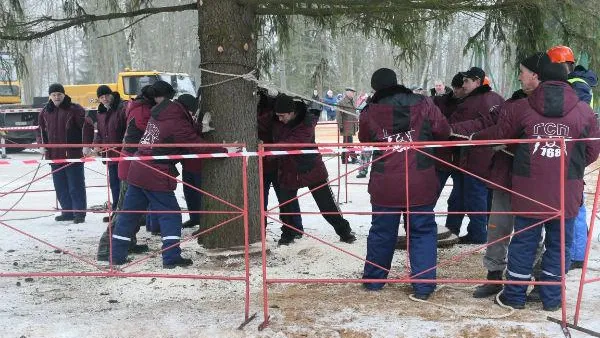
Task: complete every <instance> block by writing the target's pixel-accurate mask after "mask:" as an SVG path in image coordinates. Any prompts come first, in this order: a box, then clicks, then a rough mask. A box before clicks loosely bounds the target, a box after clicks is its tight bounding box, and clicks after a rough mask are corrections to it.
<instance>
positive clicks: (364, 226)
mask: <svg viewBox="0 0 600 338" xmlns="http://www.w3.org/2000/svg"><path fill="white" fill-rule="evenodd" d="M11 156H12V158H14V159H32V158H39V155H38V154H36V153H34V152H24V153H21V154H16V155H11ZM326 163H327V166H328V168H329V171H330V174H331V176H332V177H333V176H334V175H335V173H336V170H337V162H336V161H335V160H330V161H327V162H326ZM353 167H354V166H350V168H353ZM35 168H36V166H33V165H24V164H15V165H3V166H0V186H1V188H0V191H2V192H6V191H9V190H12V189H14V188H17V187H18V186H20V185H22V184H25V183H27V182H28V181H29V180H31V179H32V177H33V173H31V174H30V175H28V176H27V177H25V178H23V179H21V180H19V181H17V182H15V183H12V184H9V185H6V184H7V183H8V182H9V181H12V180H13V179H15V178H17V177H19V176H21V175H24V174H25V173H27V172H29V171H32V170H34V169H35ZM86 168H87V169H86V180H87V184H88V185H102V184H106V178H105V177H104V176H103V175H102V173H104V167H103V166H102V165H101V164H100V163H91V164H86ZM48 172H49V167H48V166H42V168H41V169H40V172H39V173H38V177H40V176H41V175H43V174H46V173H48ZM354 176H355V175H354V174H353V175H351V176H350V177H351V179H350V180H351V181H352V182H364V183H366V182H367V179H355V178H354ZM589 183H592V184H589V185H588V188H587V189H590V190H591V189H593V187H594V185H593V183H595V180H593V182H592V180H590V182H589ZM44 189H52V181H51V179H50V177H47V178H45V179H43V180H41V181H39V182H36V183H33V184H32V185H31V187H30V190H44ZM334 191H336V189H335V188H334ZM348 193H349V195H348V196H349V198H348V203H344V204H342V206H341V207H342V209H343V210H346V211H350V210H352V211H369V210H370V204H369V197H368V194H367V192H366V186H365V185H351V186H350V188H349V192H348ZM448 193H449V188H448V187H447V188H446V189H445V191H444V193H443V197H442V198H441V199H440V201H439V203H438V206H437V209H438V210H443V209H444V208H445V205H446V203H445V200H446V198H447V195H448ZM182 195H183V194H182V193H181V191H178V192H177V196H178V198H180V200H181V204H182V205H185V204H184V202H183V197H182ZM272 195H273V194H272ZM344 195H345V194H344V190H343V189H342V201H344ZM0 196H2V195H1V194H0ZM106 196H107V193H106V189H101V188H90V189H89V190H88V206H93V205H99V204H102V203H103V202H104V201H105V200H106ZM20 197H21V194H13V195H8V196H5V197H2V199H1V202H0V208H2V209H6V208H9V207H10V206H12V205H13V204H14V203H15V201H17V200H18V199H19V198H20ZM270 201H271V203H275V198H274V196H270ZM591 202H592V201H591V198H590V200H588V201H587V203H588V205H591ZM300 203H301V207H302V210H303V211H316V210H318V209H317V207H316V205H315V203H314V201H313V200H312V197H311V196H310V195H308V196H305V197H303V198H302V199H301V202H300ZM55 205H56V202H55V199H54V193H53V192H30V193H28V194H27V195H26V196H24V197H23V199H22V200H21V201H20V203H19V204H18V205H17V208H18V209H51V208H53V207H54V206H55ZM271 205H273V204H271ZM589 210H590V211H591V207H590V208H589ZM2 213H4V212H0V215H2ZM53 216H54V213H53V212H29V211H13V212H9V213H7V214H6V215H2V216H0V220H2V221H3V222H5V223H6V224H8V225H10V226H11V227H14V228H16V229H18V230H20V231H23V232H26V233H28V234H31V235H33V236H36V237H39V238H40V239H42V240H44V241H47V242H49V243H52V244H54V245H57V246H59V247H61V248H65V249H67V250H69V251H71V252H73V253H74V254H76V255H80V256H82V257H85V258H87V259H89V260H91V261H94V259H95V253H96V245H97V241H98V238H99V237H100V234H101V233H102V232H103V231H104V229H105V224H104V223H102V217H103V216H104V215H103V214H100V213H91V214H88V216H87V218H86V223H84V224H78V225H74V224H71V223H68V222H64V223H57V222H55V221H54V217H53ZM33 217H35V218H34V219H27V218H33ZM184 219H185V216H184ZM347 219H348V220H349V221H350V223H351V225H352V227H353V229H354V230H355V232H356V233H357V235H358V241H357V242H356V243H354V244H351V245H350V244H344V243H339V242H338V239H337V236H335V234H334V232H333V229H332V228H331V227H330V226H329V225H328V224H326V223H325V221H324V220H323V219H322V217H320V216H317V215H305V216H304V217H303V220H304V224H305V229H306V231H307V232H309V233H311V234H314V235H316V236H319V237H320V238H322V239H324V240H327V241H331V242H333V243H335V244H336V245H339V246H341V247H342V248H344V249H346V250H349V251H350V252H352V253H355V254H356V255H358V256H360V257H364V255H365V252H366V236H367V234H368V230H369V225H370V216H356V215H348V216H347ZM438 220H439V221H440V222H443V217H440V218H438ZM599 230H600V227H597V228H596V231H595V234H594V242H593V250H592V255H591V260H590V271H589V277H600V255H599V254H598V253H599V252H600V243H599V242H598V240H597V238H598V236H599V234H600V231H599ZM192 231H193V229H184V234H185V235H190V234H191V232H192ZM279 233H280V230H279V226H278V225H276V224H270V225H269V227H268V236H269V240H268V246H269V249H270V254H269V257H268V261H267V263H268V275H269V277H270V278H360V276H361V273H362V268H363V264H362V262H361V261H359V260H357V259H356V258H353V257H351V256H349V255H345V254H343V253H340V252H338V251H334V250H332V249H330V248H328V247H326V246H324V245H322V244H320V243H318V242H317V241H315V240H312V239H309V238H306V237H305V238H303V239H300V240H298V241H297V242H296V243H295V244H294V245H291V246H289V247H277V246H276V243H275V241H276V239H277V238H278V237H279ZM140 241H141V242H145V243H148V244H149V245H150V247H151V248H152V249H154V250H157V249H159V247H160V242H159V239H158V238H157V237H153V236H150V234H149V233H147V232H145V231H144V230H142V231H141V232H140ZM469 248H471V249H472V248H473V247H472V246H459V245H456V246H454V247H451V248H448V249H440V250H439V257H440V260H443V259H449V258H451V257H453V256H455V255H457V254H459V253H461V252H465V250H468V249H469ZM183 250H184V255H185V256H187V257H191V258H193V259H194V265H193V267H191V268H189V269H181V268H178V269H175V270H163V269H162V267H161V260H160V258H153V259H150V260H148V261H146V262H144V263H142V264H140V265H136V266H134V267H132V268H131V269H128V271H131V272H146V273H150V272H159V273H189V274H199V275H227V276H234V275H235V276H240V275H242V273H243V260H242V259H240V258H238V257H231V258H226V257H225V258H223V257H220V258H215V257H214V256H213V255H209V253H208V252H207V251H206V250H205V249H203V248H201V247H200V246H198V245H197V244H196V243H195V242H191V243H185V244H184V245H183ZM481 256H482V254H481V253H477V254H472V255H469V256H468V257H467V258H466V259H464V260H462V261H460V262H458V263H455V264H453V265H449V266H444V267H441V268H440V269H439V270H438V275H439V276H440V277H444V278H471V279H475V278H485V271H484V268H483V266H482V264H481ZM0 257H2V260H0V272H1V273H11V272H51V271H74V272H75V271H79V272H81V271H95V268H94V267H93V266H91V265H89V264H86V263H83V262H81V261H78V260H76V259H74V258H72V257H70V256H69V255H66V254H63V253H60V252H58V253H56V252H55V249H54V248H52V247H49V246H47V245H45V244H43V243H41V242H38V241H35V240H33V239H31V238H28V237H26V236H24V235H22V234H20V233H18V232H17V231H16V230H15V229H10V228H8V227H6V226H0ZM405 262H406V257H405V254H404V252H402V251H396V254H395V257H394V263H393V269H394V270H395V271H397V272H399V273H402V271H404V266H405ZM261 273H262V268H261V259H260V255H257V256H253V257H252V258H251V308H250V312H251V314H252V313H257V318H256V319H254V320H253V321H251V322H250V323H249V324H248V325H247V326H246V327H245V328H244V329H243V330H237V327H238V326H239V325H240V324H241V323H242V322H243V321H244V284H243V283H241V282H233V281H232V282H227V281H225V282H224V281H210V280H193V279H165V278H162V279H161V278H93V277H75V278H48V277H43V278H42V277H33V278H28V279H26V278H23V277H21V278H16V277H2V278H0V304H1V306H0V327H2V329H1V330H0V336H1V337H28V338H29V337H83V336H86V337H140V336H143V337H561V336H562V332H561V329H560V327H559V325H557V324H554V323H552V322H550V321H548V320H547V319H546V317H547V316H553V317H556V318H559V317H560V312H559V311H557V312H553V313H548V312H544V311H542V310H541V305H539V304H528V305H527V308H526V309H525V310H521V311H517V312H515V313H514V314H512V315H510V316H509V317H507V318H504V319H486V318H487V317H492V316H498V315H502V314H505V313H507V310H505V309H502V308H500V307H498V306H496V305H494V304H493V303H492V300H491V299H483V300H476V299H473V298H471V295H470V293H471V291H470V290H459V289H453V288H448V287H444V288H441V289H440V290H439V291H438V292H437V293H436V294H435V295H434V296H433V297H432V298H431V301H432V303H434V304H425V303H417V302H414V301H412V300H410V299H409V298H408V295H409V294H410V287H409V286H407V285H402V284H392V285H388V286H386V287H385V288H384V289H383V290H382V291H380V292H375V293H373V292H365V291H363V290H362V289H361V288H360V286H359V285H358V284H326V285H324V284H276V285H271V286H270V287H269V307H270V309H269V312H270V315H271V320H270V326H269V327H268V328H267V329H265V330H264V331H258V329H257V327H258V325H259V324H260V323H261V322H262V315H263V314H262V295H263V294H262V275H261ZM580 273H581V270H575V271H573V272H571V273H569V275H568V285H567V293H568V295H569V300H568V315H569V320H570V321H572V316H573V313H574V306H575V300H576V295H577V290H578V287H579V277H580ZM441 306H444V307H447V308H452V309H454V310H455V311H456V313H458V314H462V315H464V316H459V315H457V314H455V313H453V312H451V311H450V310H448V309H445V308H443V307H441ZM478 317H479V318H478ZM598 318H600V283H594V284H589V285H587V286H586V289H585V301H584V303H583V307H582V314H581V319H580V325H581V326H584V327H587V328H589V329H592V330H595V331H600V320H598ZM570 331H571V334H572V336H573V337H585V336H586V335H584V334H582V333H579V332H577V331H575V330H570Z"/></svg>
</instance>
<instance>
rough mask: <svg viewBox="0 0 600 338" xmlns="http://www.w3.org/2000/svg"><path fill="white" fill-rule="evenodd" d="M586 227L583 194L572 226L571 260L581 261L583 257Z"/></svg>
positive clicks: (585, 243)
mask: <svg viewBox="0 0 600 338" xmlns="http://www.w3.org/2000/svg"><path fill="white" fill-rule="evenodd" d="M587 237H588V227H587V213H586V210H585V195H584V199H583V200H582V204H581V206H580V207H579V214H577V218H575V224H574V226H573V242H572V243H571V260H573V261H583V259H584V258H585V246H586V245H587Z"/></svg>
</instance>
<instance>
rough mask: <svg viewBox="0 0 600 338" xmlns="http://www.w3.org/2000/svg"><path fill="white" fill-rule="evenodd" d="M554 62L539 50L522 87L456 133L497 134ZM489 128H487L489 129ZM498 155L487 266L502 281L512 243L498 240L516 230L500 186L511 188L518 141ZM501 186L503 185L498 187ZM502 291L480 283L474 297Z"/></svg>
mask: <svg viewBox="0 0 600 338" xmlns="http://www.w3.org/2000/svg"><path fill="white" fill-rule="evenodd" d="M548 63H550V58H549V57H548V55H546V53H543V52H540V53H535V54H533V55H531V56H529V57H527V58H525V59H524V60H523V61H521V64H520V65H519V70H520V71H519V81H520V82H521V89H519V90H517V91H516V92H514V93H513V95H512V97H511V98H510V99H508V100H507V101H506V102H504V103H503V104H502V105H500V106H499V107H497V108H495V109H494V110H493V111H492V113H491V114H490V115H489V116H487V115H486V116H481V117H480V118H478V119H475V120H469V121H465V122H460V123H457V124H453V125H452V132H453V133H456V134H460V135H467V136H470V135H472V134H473V133H478V136H477V137H478V138H482V139H486V138H489V137H488V136H487V135H495V134H494V133H496V128H497V127H498V125H497V124H496V123H497V121H498V118H499V114H500V112H506V111H507V110H510V109H509V108H508V106H509V105H513V104H520V103H519V100H521V99H524V98H526V97H527V95H530V94H531V93H532V92H533V91H534V90H535V89H536V88H537V87H538V86H539V84H540V82H541V81H540V74H541V71H542V68H543V67H544V66H545V65H547V64H548ZM486 127H487V128H486ZM493 148H494V150H495V152H494V157H493V158H492V162H491V163H490V177H489V180H490V181H491V182H493V183H495V184H497V185H492V184H488V187H489V188H490V189H492V191H493V198H492V208H491V210H490V211H491V212H492V214H491V215H490V216H489V222H488V232H487V236H488V237H487V242H488V243H493V242H496V243H494V244H490V245H489V246H488V247H487V248H486V250H485V255H484V256H483V265H484V266H485V268H486V269H487V270H488V273H487V279H488V280H502V276H503V274H504V270H505V269H506V254H507V252H508V243H509V240H510V238H506V239H504V240H501V241H499V242H498V240H499V239H500V238H503V237H507V236H510V234H511V233H512V231H513V223H514V215H512V214H510V212H511V210H512V208H511V200H512V194H511V192H510V191H506V190H504V189H502V188H500V187H503V188H506V189H511V188H512V185H511V178H512V165H513V156H512V155H513V154H514V152H515V149H516V144H508V145H498V146H494V147H493ZM498 186H500V187H498ZM501 290H502V284H483V285H479V286H477V288H476V289H475V291H474V292H473V297H475V298H484V297H488V296H495V295H496V294H498V292H500V291H501Z"/></svg>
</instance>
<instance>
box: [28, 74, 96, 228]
mask: <svg viewBox="0 0 600 338" xmlns="http://www.w3.org/2000/svg"><path fill="white" fill-rule="evenodd" d="M48 95H49V96H50V97H49V101H48V103H47V104H46V106H45V107H44V108H43V109H42V111H41V112H40V115H39V117H38V126H39V128H38V132H37V133H38V135H37V142H38V143H39V144H49V145H55V144H73V145H74V146H73V147H72V148H53V147H52V146H48V147H46V148H40V150H41V151H42V152H43V153H45V156H46V159H48V160H61V159H67V158H69V159H79V158H81V157H83V155H84V153H85V154H86V155H87V154H89V153H90V152H91V150H90V148H88V147H85V148H83V149H82V147H81V146H77V145H81V144H82V143H83V144H90V143H92V141H93V137H94V128H93V127H92V126H90V125H88V124H86V123H85V110H84V109H83V107H81V106H80V105H78V104H76V103H73V102H71V98H70V97H69V96H67V95H65V89H64V87H63V86H62V85H61V84H60V83H54V84H51V85H50V87H49V88H48ZM50 166H51V168H52V181H53V182H54V190H56V198H57V199H58V202H59V203H60V206H61V208H62V210H63V211H62V212H61V214H60V215H59V216H56V217H55V218H54V219H55V220H56V221H73V223H75V224H77V223H83V222H85V210H86V208H87V202H86V201H87V199H86V192H85V176H84V173H83V163H69V164H51V165H50Z"/></svg>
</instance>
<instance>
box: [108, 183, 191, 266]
mask: <svg viewBox="0 0 600 338" xmlns="http://www.w3.org/2000/svg"><path fill="white" fill-rule="evenodd" d="M148 206H150V209H151V210H154V211H180V210H181V209H180V208H179V204H177V199H176V198H175V193H174V192H172V191H168V192H164V191H150V190H146V189H142V188H140V187H136V186H135V185H131V184H130V185H129V187H128V188H127V193H126V194H125V201H124V202H123V211H132V210H147V209H148ZM139 215H140V214H139V213H122V214H120V215H119V217H117V224H116V225H115V230H114V231H113V235H112V237H113V238H112V259H113V263H116V264H122V263H123V262H125V260H126V258H127V251H128V249H129V244H130V243H131V241H132V238H133V237H134V235H135V232H136V231H137V223H138V220H139V217H140V216H139ZM154 217H155V218H156V219H157V220H158V223H159V225H160V234H161V236H162V249H163V250H164V249H165V248H167V247H170V246H172V245H175V244H178V243H179V241H180V239H181V214H179V213H162V214H161V213H158V214H154ZM162 256H163V263H165V264H172V263H174V262H177V261H178V260H179V259H180V258H181V249H180V248H179V245H176V246H174V247H173V248H171V249H169V250H167V251H164V252H163V254H162Z"/></svg>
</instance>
